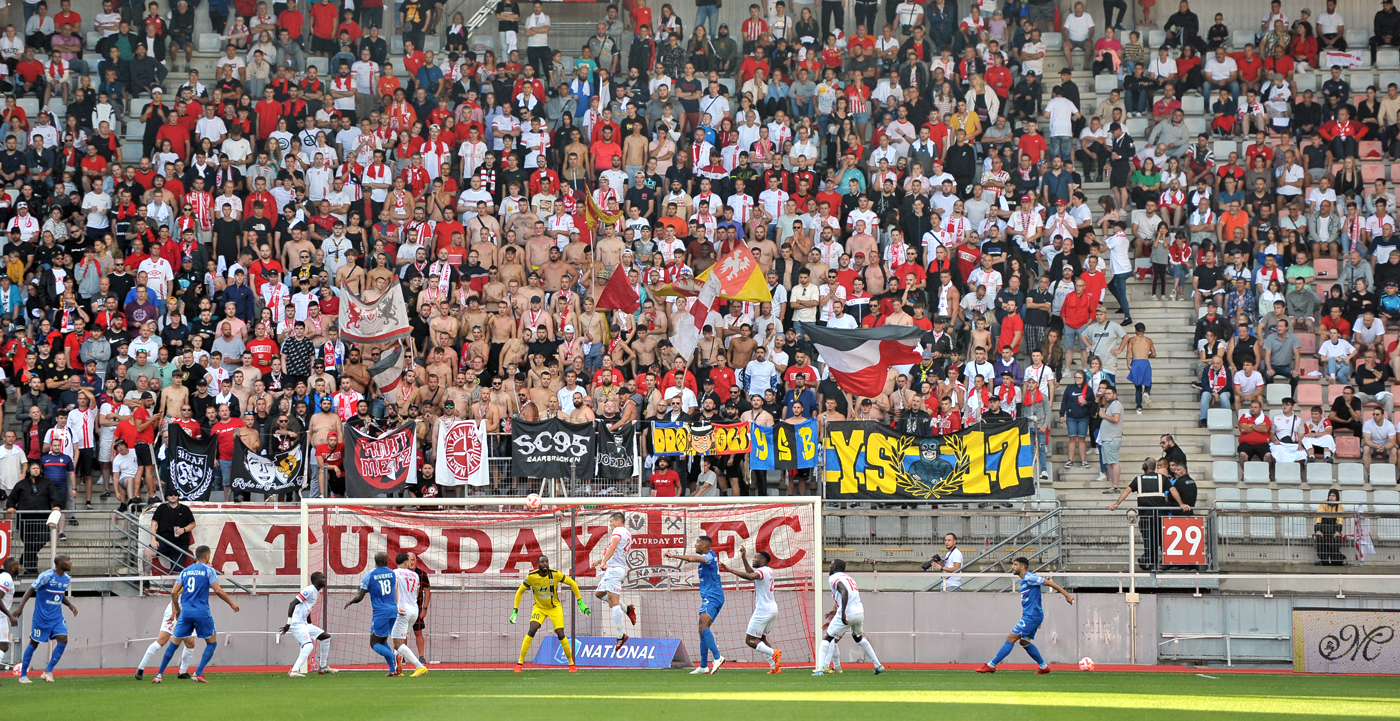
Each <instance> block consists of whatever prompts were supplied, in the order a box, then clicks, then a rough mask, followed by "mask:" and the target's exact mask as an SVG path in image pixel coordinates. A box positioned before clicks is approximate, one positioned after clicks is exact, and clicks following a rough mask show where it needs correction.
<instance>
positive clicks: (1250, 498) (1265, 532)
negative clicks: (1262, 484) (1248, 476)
mask: <svg viewBox="0 0 1400 721" xmlns="http://www.w3.org/2000/svg"><path fill="white" fill-rule="evenodd" d="M1244 500H1245V504H1244V507H1245V510H1247V511H1272V510H1274V498H1273V491H1270V490H1269V489H1267V488H1249V489H1246V490H1245V492H1244ZM1276 528H1277V524H1276V523H1275V522H1274V517H1273V516H1262V517H1261V516H1251V517H1250V519H1249V537H1250V538H1273V537H1274V533H1275V530H1276Z"/></svg>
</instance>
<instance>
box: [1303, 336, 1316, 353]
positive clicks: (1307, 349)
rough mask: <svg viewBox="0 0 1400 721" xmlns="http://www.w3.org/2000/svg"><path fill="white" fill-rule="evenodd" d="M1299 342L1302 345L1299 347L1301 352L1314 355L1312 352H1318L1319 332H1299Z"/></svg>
mask: <svg viewBox="0 0 1400 721" xmlns="http://www.w3.org/2000/svg"><path fill="white" fill-rule="evenodd" d="M1298 344H1299V345H1300V346H1302V347H1301V348H1299V352H1301V353H1302V354H1303V355H1312V354H1314V353H1316V352H1317V334H1316V333H1299V334H1298Z"/></svg>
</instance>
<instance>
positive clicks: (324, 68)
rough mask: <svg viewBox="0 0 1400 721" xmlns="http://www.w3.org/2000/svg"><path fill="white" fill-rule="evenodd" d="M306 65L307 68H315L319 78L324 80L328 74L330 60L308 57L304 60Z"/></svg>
mask: <svg viewBox="0 0 1400 721" xmlns="http://www.w3.org/2000/svg"><path fill="white" fill-rule="evenodd" d="M306 65H307V66H308V67H315V68H316V70H317V72H319V73H321V77H323V78H324V77H326V76H327V75H328V74H329V69H330V66H331V59H330V58H326V57H308V58H307V59H306Z"/></svg>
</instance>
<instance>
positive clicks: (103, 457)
mask: <svg viewBox="0 0 1400 721" xmlns="http://www.w3.org/2000/svg"><path fill="white" fill-rule="evenodd" d="M115 442H116V436H115V435H112V436H105V435H104V436H100V437H99V439H98V443H97V462H98V463H111V462H112V444H113V443H115Z"/></svg>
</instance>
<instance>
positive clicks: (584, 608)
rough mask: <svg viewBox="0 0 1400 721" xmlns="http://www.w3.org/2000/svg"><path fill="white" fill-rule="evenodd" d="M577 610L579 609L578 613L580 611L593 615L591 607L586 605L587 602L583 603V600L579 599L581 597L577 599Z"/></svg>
mask: <svg viewBox="0 0 1400 721" xmlns="http://www.w3.org/2000/svg"><path fill="white" fill-rule="evenodd" d="M578 610H579V613H582V614H583V615H585V616H592V615H593V609H591V608H589V607H588V604H586V603H584V602H583V599H581V598H580V599H578Z"/></svg>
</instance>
